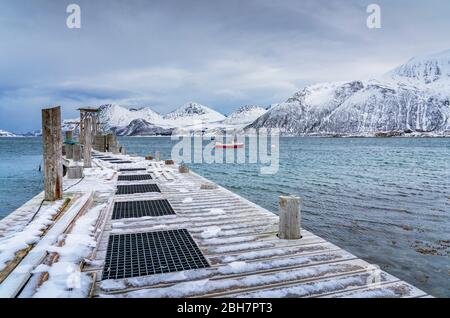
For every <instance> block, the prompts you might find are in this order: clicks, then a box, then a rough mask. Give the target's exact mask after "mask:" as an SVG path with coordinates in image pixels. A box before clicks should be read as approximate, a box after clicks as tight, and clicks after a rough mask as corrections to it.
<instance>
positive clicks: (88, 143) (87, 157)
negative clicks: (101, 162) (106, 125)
mask: <svg viewBox="0 0 450 318" xmlns="http://www.w3.org/2000/svg"><path fill="white" fill-rule="evenodd" d="M91 152H92V117H86V118H85V119H84V148H83V166H84V167H85V168H91V167H92V159H91Z"/></svg>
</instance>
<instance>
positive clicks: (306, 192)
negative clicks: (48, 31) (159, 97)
mask: <svg viewBox="0 0 450 318" xmlns="http://www.w3.org/2000/svg"><path fill="white" fill-rule="evenodd" d="M119 142H120V143H121V144H122V145H124V146H125V147H126V148H127V151H128V153H130V154H139V155H145V154H148V153H153V154H154V152H155V151H160V152H161V154H162V157H163V158H169V157H170V153H171V149H172V145H173V143H174V142H173V141H171V140H170V138H120V140H119ZM0 150H1V152H0V159H1V160H0V181H1V182H0V190H1V191H0V202H1V203H2V204H1V206H0V218H1V217H2V216H4V215H6V214H7V213H9V212H11V211H12V210H13V209H14V208H16V207H18V206H20V205H21V204H22V203H23V202H25V201H26V200H28V199H29V198H31V197H32V196H33V195H34V194H36V193H38V192H39V191H40V189H41V186H42V175H41V174H40V173H39V172H37V167H38V166H39V163H40V160H41V158H40V153H41V144H40V140H39V139H33V138H32V139H22V138H20V139H19V138H14V139H9V138H7V139H5V138H4V139H0ZM279 150H280V168H279V171H278V173H277V174H276V175H271V176H264V175H261V174H260V173H259V168H260V166H259V165H257V164H245V165H240V164H195V165H190V166H191V168H192V169H194V170H195V171H196V172H198V173H200V174H202V175H203V176H205V177H207V178H209V179H211V180H213V181H215V182H217V183H219V184H221V185H222V186H224V187H226V188H228V189H230V190H232V191H234V192H236V193H238V194H240V195H242V196H244V197H246V198H248V199H250V200H251V201H253V202H255V203H257V204H259V205H261V206H263V207H265V208H267V209H269V210H271V211H273V212H274V213H277V207H278V197H279V196H280V195H281V194H295V195H298V196H301V197H302V198H303V208H302V221H303V226H304V227H305V228H307V229H308V230H311V231H312V232H314V233H315V234H317V235H320V236H322V237H323V238H325V239H327V240H329V241H331V242H333V243H335V244H337V245H338V246H340V247H343V248H345V249H347V250H349V251H350V252H352V253H354V254H356V255H357V256H359V257H361V258H363V259H366V260H367V261H369V262H373V263H376V264H379V265H380V266H381V267H382V269H384V270H386V271H388V272H390V273H392V274H394V275H396V276H397V277H399V278H401V279H403V280H406V281H408V282H410V283H412V284H414V285H416V286H418V287H420V288H422V289H424V290H425V291H427V292H429V293H430V294H432V295H434V296H442V297H450V162H449V159H450V139H402V138H398V139H396V138H394V139H319V138H282V139H281V141H280V147H279ZM25 154H26V155H25ZM11 194H13V195H11Z"/></svg>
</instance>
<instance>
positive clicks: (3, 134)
mask: <svg viewBox="0 0 450 318" xmlns="http://www.w3.org/2000/svg"><path fill="white" fill-rule="evenodd" d="M0 137H17V135H16V134H13V133H12V132H9V131H6V130H2V129H0Z"/></svg>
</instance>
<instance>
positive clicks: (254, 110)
mask: <svg viewBox="0 0 450 318" xmlns="http://www.w3.org/2000/svg"><path fill="white" fill-rule="evenodd" d="M266 112H267V110H266V109H264V108H262V107H260V106H252V105H251V106H250V105H247V106H242V107H241V108H239V109H238V110H236V111H235V112H233V113H232V114H230V115H229V116H228V117H227V118H226V119H225V120H224V121H223V123H224V124H226V125H242V124H250V123H252V122H254V121H255V120H256V119H258V118H259V117H261V116H262V115H264V114H265V113H266Z"/></svg>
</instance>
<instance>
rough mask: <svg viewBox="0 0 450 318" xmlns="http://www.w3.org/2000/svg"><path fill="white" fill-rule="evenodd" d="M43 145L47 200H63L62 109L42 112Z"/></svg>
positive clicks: (50, 109)
mask: <svg viewBox="0 0 450 318" xmlns="http://www.w3.org/2000/svg"><path fill="white" fill-rule="evenodd" d="M42 145H43V151H44V191H45V200H48V201H55V200H58V199H61V198H62V176H63V166H62V135H61V107H60V106H58V107H54V108H48V109H43V110H42Z"/></svg>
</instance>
